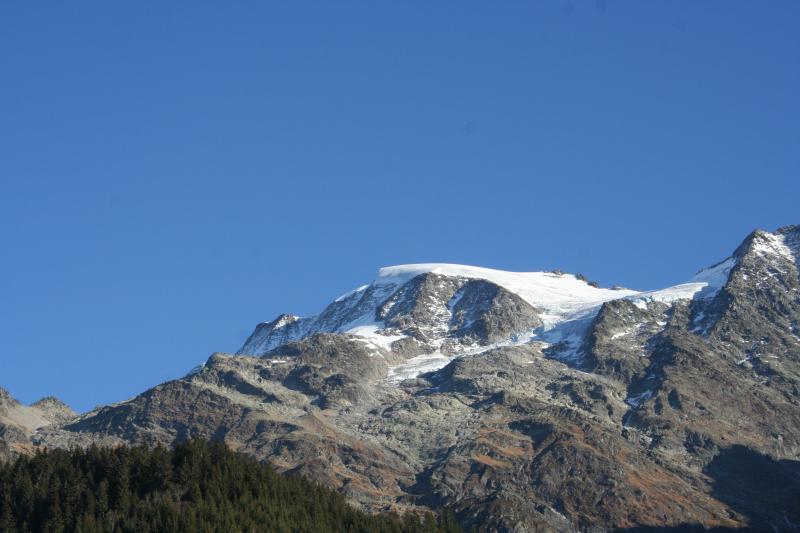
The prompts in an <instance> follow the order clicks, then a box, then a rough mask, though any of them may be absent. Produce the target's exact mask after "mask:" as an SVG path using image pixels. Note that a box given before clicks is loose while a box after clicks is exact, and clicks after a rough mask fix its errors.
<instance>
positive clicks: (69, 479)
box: [0, 441, 459, 533]
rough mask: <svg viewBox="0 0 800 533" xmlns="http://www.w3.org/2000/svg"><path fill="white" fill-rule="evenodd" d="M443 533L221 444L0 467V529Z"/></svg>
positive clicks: (428, 517)
mask: <svg viewBox="0 0 800 533" xmlns="http://www.w3.org/2000/svg"><path fill="white" fill-rule="evenodd" d="M27 531H47V532H59V533H60V532H66V531H77V532H82V533H95V532H108V531H110V532H117V531H118V532H121V533H128V532H137V533H139V532H142V533H146V532H161V531H168V532H183V531H197V532H204V531H207V532H209V533H215V532H231V533H238V532H259V531H270V532H272V531H275V532H286V533H289V532H292V533H294V532H301V531H302V532H305V531H308V532H312V533H314V532H329V531H342V532H347V533H369V532H372V531H380V532H384V533H395V532H396V533H411V532H425V533H439V532H443V533H445V532H446V533H449V532H455V531H459V528H458V524H457V522H456V520H455V516H454V515H453V513H452V512H450V511H446V512H445V513H443V514H442V515H440V516H435V515H433V514H430V513H427V514H424V515H422V516H418V515H416V514H410V513H409V514H406V515H404V516H397V515H395V514H384V515H370V514H367V513H364V512H361V511H358V510H356V509H354V508H353V507H352V506H351V505H350V504H349V503H348V502H347V501H346V500H345V498H344V497H343V496H342V495H341V494H338V493H336V492H333V491H331V490H328V489H326V488H324V487H322V486H320V485H317V484H315V483H312V482H310V481H308V480H306V479H303V478H300V477H293V476H281V475H278V474H277V473H276V472H275V471H274V470H272V469H271V468H270V467H268V466H266V465H263V464H260V463H258V462H256V461H255V460H253V459H251V458H249V457H246V456H244V455H241V454H236V453H233V452H231V451H229V450H228V449H227V448H225V447H224V446H223V445H221V444H210V443H208V442H205V441H192V442H188V443H186V444H181V445H179V446H177V447H176V448H175V449H174V450H167V449H166V448H163V447H156V448H147V447H144V446H137V447H132V448H131V447H118V448H113V449H112V448H99V447H96V446H91V447H89V448H86V449H77V450H71V451H65V450H51V451H47V452H37V453H36V454H35V455H34V456H32V457H21V458H18V459H16V460H15V461H14V462H11V463H6V464H0V532H2V533H6V532H7V533H12V532H27Z"/></svg>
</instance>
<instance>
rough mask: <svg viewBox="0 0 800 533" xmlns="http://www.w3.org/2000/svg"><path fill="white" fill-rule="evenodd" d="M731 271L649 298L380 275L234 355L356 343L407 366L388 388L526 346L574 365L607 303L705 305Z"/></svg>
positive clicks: (437, 267)
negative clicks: (334, 337) (320, 337)
mask: <svg viewBox="0 0 800 533" xmlns="http://www.w3.org/2000/svg"><path fill="white" fill-rule="evenodd" d="M771 238H773V239H777V240H780V239H781V238H782V237H781V236H780V234H777V236H774V237H771ZM776 242H777V241H776ZM781 242H782V241H781ZM735 264H736V260H735V259H734V258H733V257H730V258H728V259H726V260H724V261H722V262H720V263H718V264H717V265H714V266H713V267H710V268H707V269H704V270H702V271H700V272H699V273H698V274H697V275H696V276H695V277H693V278H692V279H691V280H689V281H688V282H687V283H684V284H681V285H677V286H674V287H668V288H666V289H662V290H657V291H647V292H640V291H635V290H630V289H625V288H618V287H615V288H611V289H607V288H600V287H598V286H597V285H596V284H594V283H592V282H589V281H587V280H586V279H585V278H583V277H582V276H575V275H573V274H567V273H563V272H506V271H502V270H494V269H488V268H481V267H474V266H466V265H454V264H446V263H428V264H412V265H399V266H392V267H385V268H382V269H380V271H379V272H378V275H377V277H376V278H375V279H374V280H373V281H372V283H370V284H368V285H363V286H361V287H359V288H357V289H354V290H352V291H350V292H347V293H345V294H343V295H342V296H340V297H338V298H336V299H335V300H334V301H333V302H331V303H330V304H329V305H328V306H327V307H326V308H325V309H324V310H323V311H322V312H321V313H320V314H318V315H315V316H312V317H307V318H301V317H297V316H294V315H288V314H283V315H280V316H279V317H277V318H276V319H274V320H273V321H271V322H264V323H261V324H259V325H258V326H257V327H256V329H255V331H253V333H252V334H251V335H250V337H249V338H248V339H247V341H246V342H245V343H244V345H243V346H242V347H241V348H240V349H239V351H238V352H237V354H239V355H256V356H262V355H265V354H268V353H269V352H270V351H272V350H275V349H276V348H279V347H280V346H283V345H285V344H287V343H290V342H296V341H299V340H302V339H304V338H307V337H309V336H311V335H314V334H319V333H338V334H347V335H353V336H355V337H357V338H359V339H362V340H363V341H364V342H367V343H370V344H373V345H375V346H378V347H380V348H383V349H384V350H388V351H389V352H392V353H393V354H395V355H397V356H399V357H400V359H402V360H404V361H403V362H400V363H397V364H395V365H394V366H392V367H391V368H390V374H391V375H392V379H393V380H394V381H399V380H401V379H404V378H409V377H415V376H416V375H418V374H420V373H422V372H429V371H432V370H436V369H438V368H441V367H443V366H444V365H446V364H447V363H448V362H449V361H450V360H451V359H452V358H454V357H457V356H459V355H464V354H474V353H480V352H484V351H487V350H489V349H491V348H495V347H498V346H508V345H514V344H523V343H528V342H541V343H545V344H559V348H558V349H556V350H551V352H550V353H551V355H552V356H553V357H556V358H561V359H574V358H575V356H576V355H577V354H576V349H577V348H578V346H579V344H580V341H581V340H582V338H583V336H584V334H585V333H586V330H587V328H588V327H589V325H590V324H591V321H592V320H593V319H594V317H595V316H596V315H597V313H598V311H599V310H600V307H601V305H602V304H603V303H605V302H608V301H612V300H619V299H625V300H628V301H631V302H634V303H635V304H636V305H638V306H641V307H644V308H646V306H647V304H648V303H649V302H662V303H667V304H668V303H671V302H674V301H676V300H691V299H700V300H706V299H710V298H713V296H714V295H715V294H716V293H717V292H718V291H719V289H720V288H721V287H723V286H724V284H725V283H726V282H727V279H728V275H729V273H730V270H731V268H733V266H735ZM396 359H397V358H395V361H396Z"/></svg>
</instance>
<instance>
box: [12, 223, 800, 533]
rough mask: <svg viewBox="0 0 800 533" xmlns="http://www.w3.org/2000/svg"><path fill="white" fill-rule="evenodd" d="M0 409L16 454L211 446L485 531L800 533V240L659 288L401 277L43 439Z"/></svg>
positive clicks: (776, 241)
mask: <svg viewBox="0 0 800 533" xmlns="http://www.w3.org/2000/svg"><path fill="white" fill-rule="evenodd" d="M0 392H1V391H0ZM2 400H3V397H2V394H0V441H2V438H3V435H2V424H3V421H4V419H3V415H4V412H3V411H2V409H3V404H4V402H3V401H2ZM5 404H6V405H10V406H11V407H10V408H9V409H7V412H8V413H10V415H8V416H6V420H8V421H11V422H12V425H13V427H14V428H15V429H14V430H13V431H12V432H8V431H7V434H12V433H13V435H16V439H17V440H16V442H15V443H14V446H15V448H14V449H15V450H30V449H35V448H36V447H37V446H51V447H52V446H72V445H87V444H90V443H92V442H101V443H106V444H117V443H126V442H127V443H130V442H145V443H150V444H153V443H164V444H172V443H175V442H179V441H182V440H185V439H187V438H191V437H197V436H202V437H205V438H210V439H215V440H221V441H224V442H225V443H227V444H228V445H229V446H231V447H232V448H234V449H237V450H240V451H242V452H245V453H249V454H252V455H254V456H256V457H258V458H260V459H262V460H265V461H269V462H270V463H271V464H273V465H275V467H276V468H278V469H279V470H281V471H286V472H291V473H295V474H302V475H306V476H309V477H311V478H313V479H315V480H317V481H319V482H321V483H324V484H326V485H328V486H331V487H334V488H336V489H338V490H339V491H341V492H342V493H343V494H345V495H346V496H347V497H348V498H349V499H351V500H352V501H353V502H355V503H357V504H358V505H361V506H363V507H364V508H367V509H371V510H375V511H378V510H385V509H407V508H412V509H418V508H434V509H435V508H441V507H444V506H449V507H452V508H453V509H455V511H456V513H457V516H458V518H459V520H461V522H462V523H463V524H464V525H465V526H467V527H469V528H473V527H474V528H477V529H479V530H486V531H518V532H527V531H570V532H573V531H620V530H639V529H640V528H643V529H644V530H685V529H686V528H693V529H692V530H701V529H708V528H712V529H714V528H718V529H720V530H726V529H733V528H749V529H752V530H770V531H774V530H778V531H781V530H787V531H792V530H798V529H800V506H798V505H797V502H798V501H800V226H787V227H784V228H781V229H778V230H777V231H774V232H766V231H755V232H753V233H751V234H750V235H749V236H747V238H746V239H745V240H744V241H743V242H742V243H741V245H740V246H739V247H738V248H737V249H736V250H735V251H733V253H732V254H731V255H730V257H727V258H724V259H723V260H722V261H720V262H719V263H717V264H715V265H712V266H710V267H708V268H705V269H703V270H701V271H700V272H698V273H697V274H696V275H695V276H694V277H693V278H691V279H689V280H688V281H687V282H686V283H683V284H680V285H676V286H674V287H668V288H666V289H662V290H656V291H646V292H640V291H634V290H629V289H619V288H615V289H605V288H600V287H596V286H594V284H592V283H588V282H586V281H585V280H584V279H581V278H579V277H577V276H574V275H571V274H563V273H558V272H529V273H514V272H503V271H498V270H491V269H484V268H478V267H469V266H461V265H449V264H424V265H403V266H396V267H388V268H384V269H381V270H380V271H379V273H378V275H377V277H376V278H375V279H374V280H373V281H372V282H371V283H369V284H368V285H365V286H363V287H359V288H358V289H355V290H353V291H351V292H349V293H347V294H344V295H342V296H341V297H339V298H337V299H336V300H334V301H333V302H332V303H331V304H330V305H328V306H327V307H326V308H325V309H324V310H323V311H322V312H321V313H320V314H318V315H316V316H313V317H307V318H298V317H295V316H291V315H281V316H280V317H278V318H277V319H275V320H274V321H272V322H268V323H264V324H259V325H258V326H257V327H256V330H255V331H254V332H253V334H252V335H251V336H250V338H249V339H248V340H247V342H246V343H245V344H244V346H242V348H241V350H239V353H238V354H236V355H230V354H222V353H215V354H214V355H212V356H211V357H210V358H208V360H207V361H206V363H205V364H204V365H201V366H200V367H198V368H196V369H194V370H193V371H191V372H190V373H188V374H187V375H186V376H184V377H182V378H180V379H177V380H173V381H169V382H166V383H163V384H160V385H158V386H156V387H154V388H152V389H150V390H148V391H145V392H144V393H142V394H140V395H139V396H137V397H135V398H132V399H130V400H127V401H123V402H120V403H118V404H114V405H109V406H105V407H102V408H99V409H97V410H95V411H92V412H91V413H87V414H85V415H83V416H81V417H79V418H76V419H72V420H69V421H67V420H66V419H64V420H62V421H61V422H59V423H52V424H49V425H40V424H43V422H42V421H41V420H39V418H36V417H37V416H39V415H38V414H37V413H38V412H39V411H32V410H28V409H26V408H22V407H20V406H19V405H18V404H12V403H9V401H6V402H5ZM20 424H21V425H20ZM9 427H11V426H9ZM17 430H19V431H17ZM7 440H8V439H7V438H6V441H7ZM0 452H2V448H1V447H0ZM12 453H17V452H13V450H12Z"/></svg>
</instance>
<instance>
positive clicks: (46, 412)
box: [0, 388, 78, 460]
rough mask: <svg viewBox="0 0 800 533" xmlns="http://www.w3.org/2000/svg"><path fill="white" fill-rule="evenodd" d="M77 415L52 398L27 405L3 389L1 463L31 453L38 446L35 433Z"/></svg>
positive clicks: (1, 403) (0, 397)
mask: <svg viewBox="0 0 800 533" xmlns="http://www.w3.org/2000/svg"><path fill="white" fill-rule="evenodd" d="M77 416H78V415H77V414H76V413H75V412H74V411H72V409H70V408H69V407H68V406H67V405H66V404H64V403H63V402H61V401H60V400H58V399H57V398H53V397H52V396H50V397H47V398H42V399H41V400H39V401H38V402H36V403H34V404H32V405H30V406H25V405H22V404H21V403H19V402H18V401H17V400H16V399H14V398H13V397H12V396H11V394H9V393H8V391H7V390H5V389H3V388H0V460H2V459H9V458H12V457H14V456H15V455H18V454H21V453H30V451H31V450H33V448H34V445H35V444H36V443H37V441H36V434H37V432H38V431H43V430H45V429H46V428H49V427H58V426H60V425H63V424H64V423H66V422H68V421H70V420H72V419H74V418H76V417H77Z"/></svg>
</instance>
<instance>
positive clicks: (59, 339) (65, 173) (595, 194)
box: [0, 0, 800, 410]
mask: <svg viewBox="0 0 800 533" xmlns="http://www.w3.org/2000/svg"><path fill="white" fill-rule="evenodd" d="M798 28H800V2H797V1H777V0H775V1H769V2H759V1H755V0H751V1H747V2H744V1H733V0H718V1H713V2H712V1H699V0H692V1H688V0H687V1H683V2H680V1H655V0H654V1H648V2H642V1H639V0H636V1H633V0H631V1H627V2H624V1H617V0H603V1H578V0H575V1H556V0H553V1H544V0H542V1H532V0H531V1H512V0H509V1H499V0H494V1H489V0H484V1H478V2H476V1H469V0H458V1H452V2H448V1H435V2H430V1H394V2H388V1H375V0H368V1H366V0H365V1H363V2H330V1H327V0H326V1H321V2H305V1H280V2H277V1H276V2H262V1H258V2H213V3H211V2H200V1H196V2H195V1H192V2H140V1H130V2H108V1H97V2H88V1H87V2H83V1H81V2H29V1H22V0H20V1H5V2H2V3H0V246H1V248H0V249H1V250H2V256H1V257H0V259H1V260H0V280H2V281H1V282H0V338H2V346H3V349H2V355H0V386H3V387H5V388H7V389H9V390H10V391H11V392H12V394H14V395H15V396H17V397H18V398H19V399H21V400H22V401H25V402H31V401H34V400H36V399H37V398H39V397H41V396H44V395H49V394H53V395H57V396H59V397H61V398H62V399H64V400H65V401H67V402H68V403H70V404H71V405H72V406H73V407H75V408H76V409H79V410H87V409H90V408H91V407H93V406H94V405H96V404H100V403H107V402H111V401H117V400H122V399H125V398H128V397H130V396H133V395H135V394H137V393H139V392H141V391H143V390H145V389H146V388H148V387H150V386H153V385H155V384H156V383H158V382H160V381H163V380H166V379H169V378H173V377H177V376H180V375H182V374H183V373H185V372H186V371H188V370H189V369H190V368H191V367H193V366H194V365H196V364H198V363H200V362H202V361H204V360H205V359H206V358H207V357H208V356H209V355H210V354H211V353H212V352H214V351H234V350H236V349H237V348H238V347H239V345H240V344H241V343H242V341H243V340H244V339H245V338H246V336H247V335H248V334H249V333H250V331H251V329H252V327H253V326H254V325H255V324H256V323H257V322H259V321H264V320H270V319H272V318H274V316H275V315H277V314H278V313H280V312H284V311H285V312H291V313H295V314H301V315H307V314H313V313H315V312H316V311H318V310H319V309H320V308H321V307H322V306H323V305H324V304H325V303H327V302H328V301H330V300H331V299H332V298H335V297H336V296H338V295H339V294H341V293H343V292H345V291H347V290H349V289H351V288H354V287H356V286H358V285H361V284H363V283H367V282H369V281H370V280H371V279H372V278H373V277H374V275H375V272H376V270H377V269H378V268H379V267H381V266H385V265H391V264H400V263H411V262H433V261H437V262H438V261H442V262H456V263H466V264H475V265H481V266H488V267H495V268H503V269H508V270H549V269H553V268H561V269H562V270H566V271H571V272H582V273H584V274H586V275H587V276H588V277H590V278H592V279H596V280H598V281H599V282H600V283H601V284H603V285H611V284H615V283H616V284H622V285H626V286H629V287H633V288H640V289H653V288H660V287H663V286H667V285H670V284H675V283H678V282H681V281H684V280H686V279H687V278H689V277H691V276H692V275H693V273H694V272H695V271H696V270H698V269H699V268H701V267H703V266H706V265H708V264H710V263H714V262H716V261H718V260H721V259H723V258H725V257H726V256H727V255H728V254H729V253H730V252H731V251H732V250H733V248H734V247H735V246H736V245H737V244H738V243H739V242H740V241H741V239H742V238H743V237H745V235H746V234H747V233H748V232H749V231H751V230H752V229H754V228H756V227H761V228H765V229H774V228H775V227H777V226H780V225H783V224H789V223H800V202H798V200H799V199H800V179H799V177H800V30H798Z"/></svg>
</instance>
